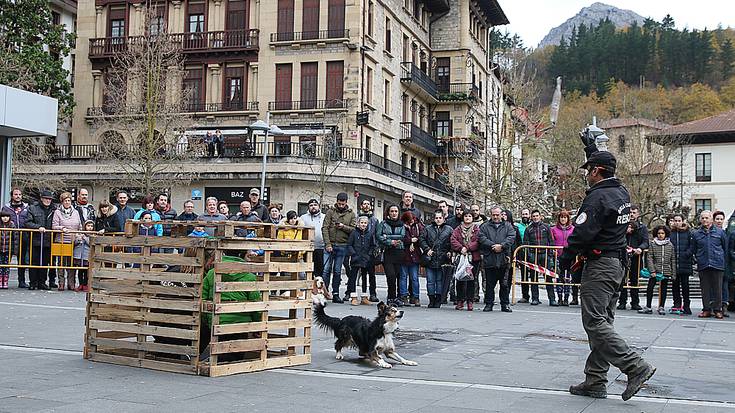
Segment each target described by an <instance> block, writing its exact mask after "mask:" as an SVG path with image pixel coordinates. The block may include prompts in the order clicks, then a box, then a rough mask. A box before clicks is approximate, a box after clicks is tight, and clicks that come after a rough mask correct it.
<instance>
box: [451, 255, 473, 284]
mask: <svg viewBox="0 0 735 413" xmlns="http://www.w3.org/2000/svg"><path fill="white" fill-rule="evenodd" d="M454 279H455V280H457V281H470V280H474V279H475V277H474V275H473V274H472V264H471V263H470V260H469V258H467V255H462V254H460V255H459V258H458V259H457V265H456V267H454Z"/></svg>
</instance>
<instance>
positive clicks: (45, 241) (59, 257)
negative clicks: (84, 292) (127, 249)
mask: <svg viewBox="0 0 735 413" xmlns="http://www.w3.org/2000/svg"><path fill="white" fill-rule="evenodd" d="M80 234H81V235H87V236H89V237H94V236H97V235H100V233H99V232H96V231H61V230H50V229H47V230H44V231H41V230H39V229H27V228H0V268H39V269H63V270H85V269H87V266H79V265H74V241H75V239H76V238H77V235H80ZM105 235H106V236H123V235H124V233H106V234H105ZM34 242H38V244H39V246H38V247H34V246H33V244H34ZM49 250H50V253H51V255H50V257H51V258H50V260H49V262H48V265H43V256H44V255H45V254H46V253H48V252H49ZM39 255H41V256H42V257H41V260H40V261H39ZM13 257H16V262H13Z"/></svg>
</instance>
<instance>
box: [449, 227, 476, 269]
mask: <svg viewBox="0 0 735 413" xmlns="http://www.w3.org/2000/svg"><path fill="white" fill-rule="evenodd" d="M472 225H473V226H474V228H473V229H472V236H471V237H470V242H469V243H465V242H464V239H463V237H462V225H460V226H458V227H457V228H455V229H454V231H452V236H451V238H450V241H449V242H450V243H451V244H452V251H454V252H456V253H460V252H462V247H465V248H467V251H469V252H470V254H472V262H477V261H480V259H481V256H480V241H479V236H480V226H479V225H477V224H475V223H472Z"/></svg>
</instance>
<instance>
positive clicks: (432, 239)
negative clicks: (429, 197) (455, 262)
mask: <svg viewBox="0 0 735 413" xmlns="http://www.w3.org/2000/svg"><path fill="white" fill-rule="evenodd" d="M452 231H454V228H452V227H450V226H449V225H447V224H444V225H442V226H441V227H440V226H438V225H436V223H432V224H431V225H428V226H426V228H424V231H423V232H422V233H421V236H420V237H419V242H420V243H421V250H422V251H423V254H424V257H426V258H425V262H428V265H427V268H441V266H442V265H444V264H447V263H449V256H448V255H447V253H449V252H451V248H452V246H451V245H450V238H451V237H452ZM429 250H432V251H433V254H432V256H431V257H429V256H428V255H427V254H426V253H427V252H429Z"/></svg>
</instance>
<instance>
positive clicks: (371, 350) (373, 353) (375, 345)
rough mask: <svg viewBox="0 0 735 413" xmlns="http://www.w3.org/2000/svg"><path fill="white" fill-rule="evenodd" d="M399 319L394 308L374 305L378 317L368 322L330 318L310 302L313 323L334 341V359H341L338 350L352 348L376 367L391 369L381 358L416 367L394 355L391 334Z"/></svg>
mask: <svg viewBox="0 0 735 413" xmlns="http://www.w3.org/2000/svg"><path fill="white" fill-rule="evenodd" d="M401 317H403V311H400V310H398V309H397V308H396V307H393V306H388V305H385V303H383V302H382V301H381V302H380V303H379V304H378V317H377V318H375V319H374V320H372V321H370V320H368V319H367V318H365V317H360V316H354V315H351V316H347V317H345V318H341V319H340V318H337V317H330V316H328V315H327V314H326V313H325V312H324V305H323V303H321V302H319V301H317V300H314V322H315V323H316V324H317V325H318V326H320V327H322V328H323V329H325V330H327V331H331V332H332V333H334V336H335V337H336V338H337V341H336V342H335V343H334V349H335V350H336V351H337V355H336V358H337V360H342V359H343V358H344V356H343V355H342V349H343V348H346V347H352V348H355V349H357V351H358V352H359V354H360V357H363V358H366V359H368V360H370V361H371V362H373V363H375V364H377V365H378V366H380V367H383V368H386V369H389V368H391V367H393V365H391V364H390V363H388V362H386V361H385V359H383V355H385V356H386V357H387V358H389V359H393V360H395V361H397V362H399V363H401V364H403V365H406V366H416V365H418V363H416V362H415V361H410V360H406V359H404V358H403V357H401V356H400V355H399V354H398V353H396V346H395V343H394V342H393V332H394V331H396V330H397V329H398V321H399V320H400V319H401Z"/></svg>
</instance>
